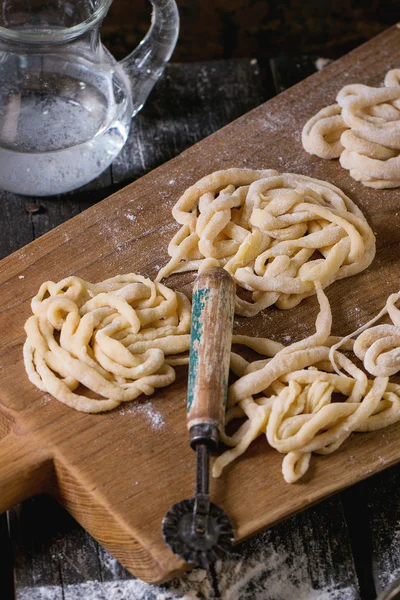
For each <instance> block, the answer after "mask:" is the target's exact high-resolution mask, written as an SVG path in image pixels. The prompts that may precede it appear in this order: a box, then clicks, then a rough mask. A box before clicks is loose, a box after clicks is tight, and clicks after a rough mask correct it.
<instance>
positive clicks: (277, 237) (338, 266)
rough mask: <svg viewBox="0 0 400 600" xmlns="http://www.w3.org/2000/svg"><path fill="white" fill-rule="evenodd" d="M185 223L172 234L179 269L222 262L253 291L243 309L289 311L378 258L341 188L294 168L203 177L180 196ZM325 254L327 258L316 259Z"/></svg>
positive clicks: (173, 268) (240, 301)
mask: <svg viewBox="0 0 400 600" xmlns="http://www.w3.org/2000/svg"><path fill="white" fill-rule="evenodd" d="M173 215H174V217H175V219H176V220H177V221H178V222H179V223H180V224H181V225H182V227H181V229H180V230H179V231H178V232H177V234H175V236H174V237H173V239H172V241H171V243H170V245H169V248H168V252H169V254H170V256H171V259H170V261H169V263H168V264H167V265H166V266H165V267H164V268H163V269H161V270H160V272H159V273H158V276H157V280H160V279H162V278H163V277H167V276H169V275H171V274H172V273H177V272H183V271H191V270H198V271H202V270H203V269H204V268H206V267H207V266H211V265H219V266H221V267H223V268H225V269H226V270H227V271H228V272H229V273H230V274H231V275H232V277H233V278H234V280H235V281H236V283H238V284H239V286H240V287H241V288H243V289H245V290H248V291H249V292H250V293H251V299H249V298H248V297H242V296H239V295H237V297H236V313H237V314H240V315H242V316H247V317H250V316H254V315H256V314H257V313H258V312H260V311H261V310H263V309H265V308H267V307H269V306H271V305H272V304H276V306H277V307H278V308H280V309H289V308H292V307H294V306H296V305H297V304H299V302H301V300H302V299H303V298H305V297H307V296H310V295H312V294H314V293H315V286H314V282H316V281H319V282H320V283H321V284H322V286H323V287H326V286H328V285H330V284H331V283H332V282H333V281H335V280H337V279H341V278H343V277H348V276H351V275H354V274H356V273H359V272H360V271H362V270H363V269H365V268H366V267H367V266H368V265H369V264H370V263H371V261H372V259H373V257H374V255H375V237H374V235H373V233H372V231H371V228H370V227H369V225H368V223H367V222H366V219H365V217H364V216H363V214H362V212H361V211H360V210H359V209H358V208H357V206H356V205H355V204H354V203H353V202H352V201H351V200H350V198H348V197H347V196H346V195H345V194H344V193H343V192H342V191H341V190H340V189H339V188H337V187H335V186H333V185H332V184H329V183H327V182H324V181H319V180H316V179H312V178H310V177H307V176H305V175H297V174H294V173H283V174H278V173H276V172H274V171H250V170H249V169H228V170H226V171H217V172H216V173H212V174H211V175H209V176H207V177H205V178H203V179H201V180H200V181H199V182H197V183H196V184H194V185H193V186H192V187H191V188H189V189H188V190H187V191H186V192H185V193H184V194H183V196H182V197H181V198H180V199H179V200H178V202H177V203H176V205H175V207H174V209H173ZM316 252H318V253H319V255H320V257H315V256H313V255H315V253H316Z"/></svg>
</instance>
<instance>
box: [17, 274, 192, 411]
mask: <svg viewBox="0 0 400 600" xmlns="http://www.w3.org/2000/svg"><path fill="white" fill-rule="evenodd" d="M31 306H32V312H33V315H32V316H31V317H30V318H29V319H28V321H27V322H26V324H25V331H26V334H27V340H26V342H25V346H24V361H25V368H26V370H27V373H28V376H29V379H30V381H31V382H32V383H33V384H34V385H35V386H36V387H38V388H39V389H40V390H42V391H44V392H48V393H50V394H51V395H52V396H54V397H55V398H57V399H58V400H60V401H61V402H63V403H64V404H67V405H68V406H70V407H72V408H75V409H77V410H80V411H83V412H90V413H97V412H101V411H107V410H111V409H113V408H115V407H117V406H118V405H119V404H120V403H121V402H126V401H128V400H133V399H135V398H137V397H138V396H139V395H140V394H142V393H143V394H146V395H150V394H152V393H153V392H154V389H155V388H159V387H164V386H166V385H169V384H170V383H172V382H173V381H174V380H175V370H174V368H173V366H175V365H178V364H182V363H186V362H187V358H180V357H176V356H174V355H177V354H180V353H182V352H186V351H187V350H188V349H189V344H190V339H189V338H190V321H191V305H190V302H189V300H188V299H187V298H186V296H185V295H184V294H182V293H179V292H174V291H173V290H170V289H169V288H167V287H166V286H164V285H162V284H160V283H153V282H152V281H151V280H150V279H146V278H145V277H141V276H140V275H135V274H133V273H130V274H128V275H118V276H116V277H113V278H111V279H107V280H105V281H102V282H100V283H96V284H94V283H90V282H87V281H84V280H83V279H80V278H78V277H67V278H66V279H63V280H62V281H60V282H58V283H54V282H52V281H47V282H45V283H43V284H42V285H41V287H40V289H39V292H38V294H37V295H36V296H35V297H34V298H33V300H32V304H31ZM91 395H92V396H93V395H95V397H90V396H91Z"/></svg>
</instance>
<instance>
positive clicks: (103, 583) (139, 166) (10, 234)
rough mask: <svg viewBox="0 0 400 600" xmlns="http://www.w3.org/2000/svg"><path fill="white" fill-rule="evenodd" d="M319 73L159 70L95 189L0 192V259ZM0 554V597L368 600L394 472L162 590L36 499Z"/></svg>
mask: <svg viewBox="0 0 400 600" xmlns="http://www.w3.org/2000/svg"><path fill="white" fill-rule="evenodd" d="M321 64H323V61H321V60H319V61H318V62H317V57H309V56H307V57H304V56H301V57H298V58H280V59H276V60H271V61H270V64H269V65H267V66H264V68H263V70H262V73H260V69H259V66H258V63H257V61H256V60H254V59H253V60H237V61H233V60H229V61H218V62H207V63H192V64H171V65H169V66H168V67H167V70H166V72H165V74H164V76H163V78H162V79H161V81H160V82H159V84H158V85H157V88H156V89H155V90H154V92H153V94H152V95H151V98H150V100H149V101H148V103H147V104H146V106H145V108H144V110H143V111H142V112H141V113H140V114H139V115H138V116H137V117H136V118H135V119H134V121H133V123H132V130H131V134H130V137H129V140H128V143H127V145H126V147H125V148H124V150H123V152H122V154H121V155H120V156H119V157H118V158H117V159H116V161H115V162H114V164H113V165H112V167H111V168H110V169H108V170H107V171H106V172H105V173H103V175H102V176H101V177H99V178H98V179H97V180H96V181H95V182H93V183H91V184H90V185H88V186H86V187H85V188H83V189H81V190H79V191H77V192H75V193H72V194H68V195H64V196H60V197H54V198H45V199H42V198H27V197H22V196H16V195H14V194H10V193H7V192H2V191H0V232H1V233H0V255H1V256H5V255H7V254H9V253H11V252H13V251H14V250H17V249H18V248H20V247H21V246H23V245H25V244H27V243H28V242H30V241H32V240H33V239H35V238H37V237H39V236H40V235H42V234H43V233H45V232H46V231H48V230H49V229H52V228H53V227H55V226H56V225H58V224H60V223H62V222H63V221H66V220H67V219H69V218H70V217H72V216H74V215H76V214H77V213H79V212H80V211H82V210H84V209H85V208H87V207H88V206H90V205H92V204H94V203H95V202H98V201H99V200H101V199H102V198H104V197H106V196H108V195H109V194H110V193H112V192H113V191H115V190H116V189H117V188H119V187H121V186H123V185H125V184H127V183H129V182H130V181H132V180H134V179H136V178H138V177H140V176H141V175H144V174H145V173H146V172H148V171H150V170H151V169H153V168H154V167H156V166H158V165H160V164H161V163H163V162H165V161H166V160H168V159H169V158H172V157H173V156H175V155H177V154H178V153H179V152H181V151H182V150H184V149H185V148H187V147H188V146H190V145H192V144H193V143H195V142H197V141H198V140H200V139H201V138H203V137H205V136H207V135H209V134H210V133H212V132H213V131H215V130H216V129H218V128H220V127H222V126H223V125H225V124H226V123H228V122H230V121H232V120H233V119H235V118H236V117H239V116H240V115H241V114H243V113H244V112H246V111H248V110H250V109H251V108H253V107H255V106H256V105H258V104H260V103H261V102H262V101H264V100H266V99H267V98H268V97H270V96H271V95H272V94H275V93H278V92H280V91H282V90H283V89H285V88H286V87H289V86H290V85H293V84H294V83H296V82H297V81H299V80H300V79H302V78H303V77H306V76H307V75H309V74H310V73H312V72H313V71H315V69H316V68H317V67H316V65H317V66H318V67H321ZM299 127H300V124H299ZM266 143H267V141H266ZM265 167H268V165H265ZM66 270H67V271H68V266H67V265H66ZM43 276H44V277H45V274H43ZM267 478H268V474H267V473H266V482H267ZM265 493H266V494H267V493H268V487H267V485H266V491H265ZM0 557H1V560H0V598H1V600H10V599H13V598H15V599H16V600H108V599H112V600H114V599H115V600H178V599H181V600H200V599H211V600H216V599H218V598H220V599H222V600H292V599H298V600H316V599H321V600H356V599H359V598H361V599H362V600H370V599H373V598H375V597H376V593H377V592H379V591H381V590H382V589H383V588H384V587H385V586H387V585H388V584H389V583H390V582H391V581H392V580H394V579H395V578H396V577H399V576H400V475H399V471H398V469H397V468H392V469H390V470H388V471H386V472H383V473H381V474H379V475H377V476H375V477H372V478H371V479H369V480H366V481H364V482H362V483H360V484H358V485H357V486H354V487H353V488H351V489H349V490H347V491H345V492H343V493H341V494H340V495H337V496H335V497H333V498H330V499H328V500H326V501H324V502H322V503H321V504H319V505H318V506H316V507H315V508H311V509H309V510H307V511H305V512H303V513H302V514H300V515H297V516H296V517H294V518H292V519H289V520H287V521H286V522H284V523H282V524H280V525H277V526H275V527H273V528H272V529H270V530H268V531H265V532H263V533H261V534H260V535H258V536H255V537H254V538H252V539H250V540H248V541H247V542H244V543H242V544H240V546H238V547H236V548H235V550H234V552H232V554H231V555H230V556H229V557H228V558H227V559H226V560H225V561H224V562H222V563H221V562H218V563H216V564H215V565H213V568H212V569H210V571H209V572H206V571H203V570H202V569H194V570H193V571H191V572H190V573H187V574H185V575H184V576H182V577H180V578H175V579H174V580H172V581H171V582H169V583H167V584H164V585H162V586H152V585H148V584H145V583H143V582H141V581H139V580H136V579H134V578H133V577H132V576H131V575H130V574H129V573H128V572H127V571H126V570H125V569H124V568H123V567H121V566H120V565H119V564H118V562H117V561H116V560H115V559H113V558H112V557H111V556H110V555H109V554H108V553H107V552H106V551H105V550H104V549H103V548H102V547H101V546H100V545H99V544H97V542H95V540H93V539H92V538H91V537H90V536H89V535H88V534H87V533H86V532H85V531H84V530H83V529H82V528H81V527H80V526H79V525H78V524H77V523H76V522H75V521H74V520H73V519H72V517H70V516H69V515H68V514H67V513H66V512H65V511H64V510H63V509H62V508H61V507H60V506H58V505H57V504H56V502H55V501H53V500H51V499H50V498H47V497H39V498H34V499H31V500H28V501H26V502H24V503H23V504H21V505H19V506H17V507H15V508H14V509H13V510H12V511H10V512H9V514H8V515H2V516H1V515H0Z"/></svg>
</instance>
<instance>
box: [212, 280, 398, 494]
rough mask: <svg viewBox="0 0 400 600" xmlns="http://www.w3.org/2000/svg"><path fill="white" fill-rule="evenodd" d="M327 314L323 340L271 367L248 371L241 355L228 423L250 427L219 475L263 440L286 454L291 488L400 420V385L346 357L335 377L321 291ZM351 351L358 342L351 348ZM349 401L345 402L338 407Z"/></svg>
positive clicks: (320, 321)
mask: <svg viewBox="0 0 400 600" xmlns="http://www.w3.org/2000/svg"><path fill="white" fill-rule="evenodd" d="M317 294H318V300H319V303H320V313H319V315H318V318H317V321H316V333H315V334H314V335H312V336H310V337H308V338H306V339H304V340H301V341H300V342H296V343H294V344H291V345H290V346H287V347H285V348H282V349H281V350H279V351H278V352H277V353H275V354H274V356H273V357H272V358H270V359H266V360H261V361H256V362H255V363H248V362H247V361H246V360H244V359H243V358H242V357H240V356H238V355H235V356H234V359H233V361H232V365H231V366H232V368H233V370H234V371H235V372H236V374H237V375H238V376H239V379H238V380H237V381H236V382H235V383H233V384H232V385H231V386H230V389H229V396H228V411H227V418H226V422H227V423H229V422H230V421H231V420H233V419H235V418H243V417H244V418H245V419H246V420H245V421H244V423H243V424H242V425H241V426H240V428H239V429H238V430H237V431H236V432H235V433H234V434H233V435H231V436H230V435H228V434H227V433H224V434H223V436H222V440H223V441H224V442H225V444H227V445H228V446H231V448H230V449H229V450H227V451H225V452H224V453H223V454H222V455H221V456H219V457H218V458H217V459H216V461H215V463H214V466H213V475H214V476H215V477H218V476H219V475H220V474H221V472H222V470H223V469H224V468H225V467H226V466H227V465H228V464H229V463H230V462H232V461H233V460H235V459H236V458H237V457H238V456H240V455H241V454H243V453H244V452H245V451H246V449H247V448H248V446H249V445H250V443H251V442H252V441H253V440H254V439H255V438H257V437H258V436H259V435H261V434H262V433H265V434H266V437H267V440H268V443H269V444H270V446H272V447H273V448H275V449H276V450H278V451H279V452H281V453H283V454H285V458H284V460H283V465H282V472H283V476H284V479H285V480H286V481H287V482H288V483H293V482H295V481H297V480H298V479H300V477H302V476H303V475H304V474H305V473H306V471H307V470H308V468H309V464H310V458H311V455H312V453H313V452H315V453H318V454H330V453H331V452H334V451H335V450H337V449H338V448H339V447H340V446H341V444H342V443H343V442H344V441H345V440H346V439H347V438H348V437H349V436H350V434H351V433H352V432H355V431H357V432H361V431H374V430H377V429H381V428H383V427H387V426H388V425H391V424H393V423H395V422H397V421H399V419H400V385H398V384H395V383H390V382H389V378H388V377H387V376H378V377H376V378H375V379H374V380H368V377H367V375H366V374H365V373H364V372H363V371H362V370H361V369H359V368H358V367H357V366H356V365H355V364H354V362H353V361H352V360H350V359H349V358H348V357H347V356H345V355H344V354H343V353H340V352H337V351H336V352H335V361H336V364H337V365H339V366H340V367H341V368H342V369H343V370H344V371H345V372H344V373H343V372H342V373H340V374H337V373H334V372H333V369H332V366H331V363H330V361H329V360H328V359H329V355H330V351H331V347H332V345H333V344H334V343H335V339H337V338H333V337H331V336H330V331H331V324H332V316H331V310H330V306H329V302H328V300H327V298H326V296H325V294H324V292H323V291H322V288H321V287H320V286H317ZM344 347H345V349H346V350H350V349H351V348H352V342H350V341H347V342H346V344H344ZM334 394H341V395H342V397H345V400H344V401H337V399H336V398H334Z"/></svg>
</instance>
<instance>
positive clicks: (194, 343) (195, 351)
mask: <svg viewBox="0 0 400 600" xmlns="http://www.w3.org/2000/svg"><path fill="white" fill-rule="evenodd" d="M209 296H210V288H208V287H205V288H201V289H197V290H195V292H194V293H193V298H192V327H191V330H190V361H189V378H188V395H187V405H186V412H187V413H189V412H190V410H191V408H192V406H193V401H194V387H195V382H196V379H197V373H198V368H199V347H200V344H201V339H202V336H203V326H204V324H203V318H202V316H203V311H204V309H205V306H206V303H207V301H208V298H209Z"/></svg>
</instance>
